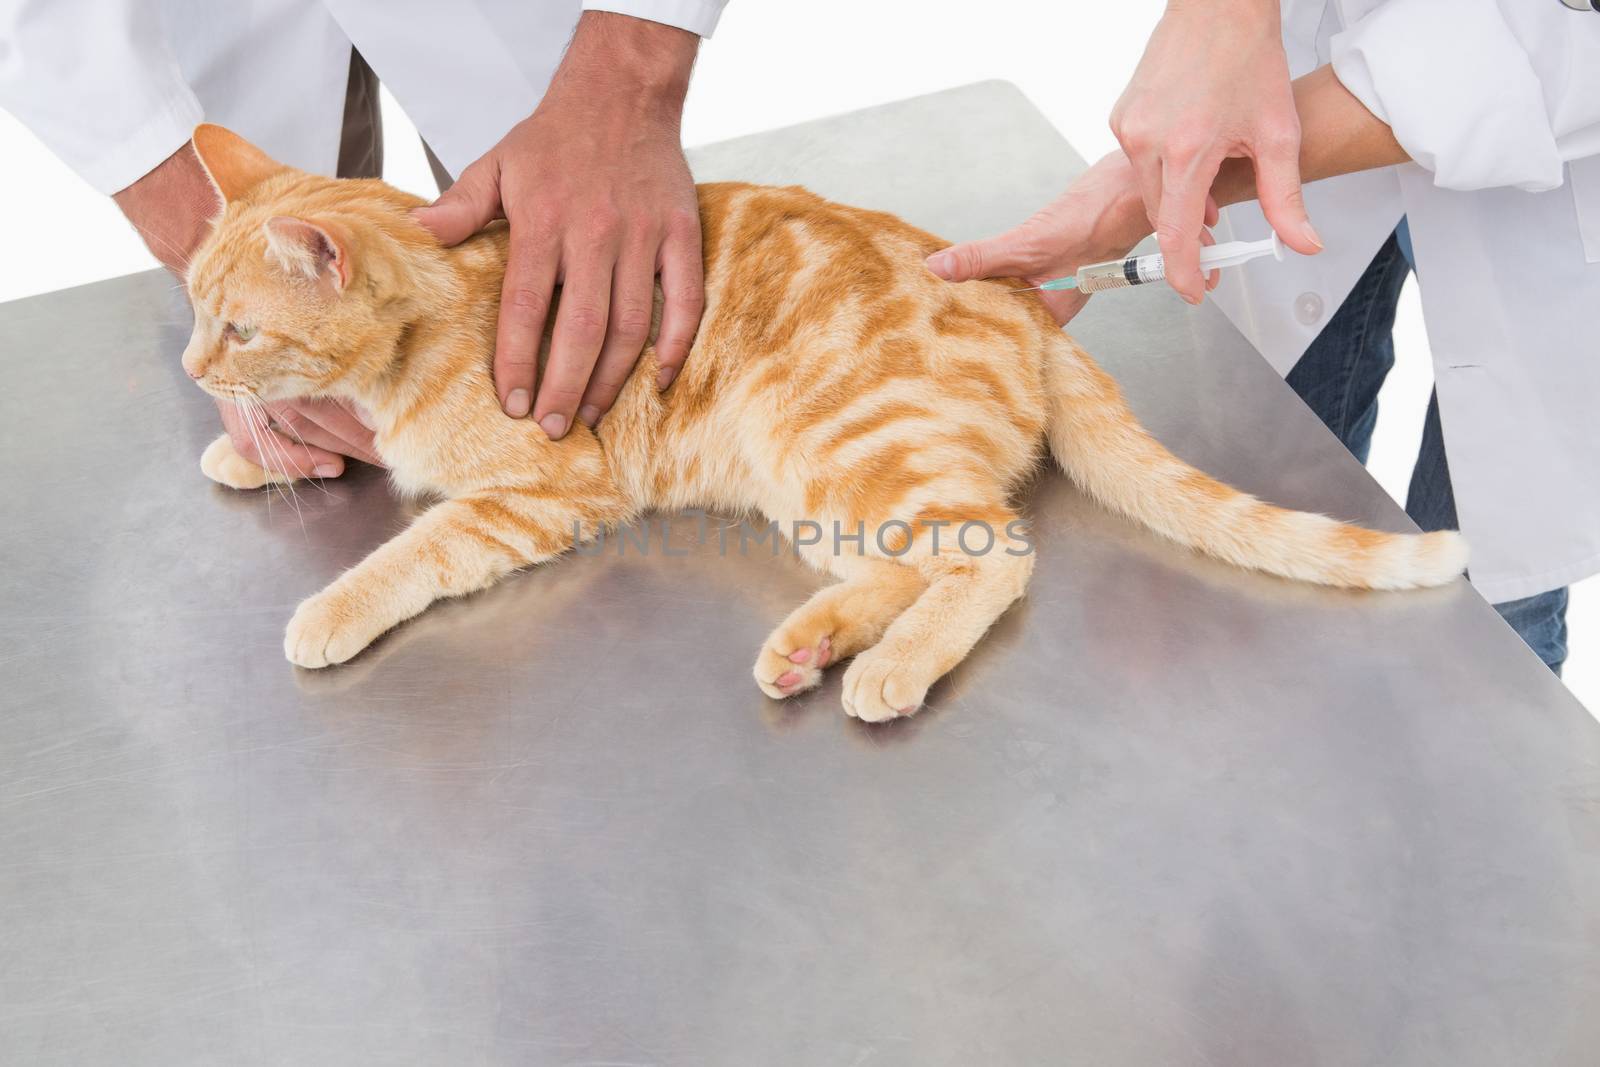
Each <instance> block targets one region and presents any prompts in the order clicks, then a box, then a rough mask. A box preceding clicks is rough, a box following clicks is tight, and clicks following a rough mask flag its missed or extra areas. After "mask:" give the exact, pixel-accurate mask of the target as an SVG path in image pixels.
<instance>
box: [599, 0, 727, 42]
mask: <svg viewBox="0 0 1600 1067" xmlns="http://www.w3.org/2000/svg"><path fill="white" fill-rule="evenodd" d="M726 6H728V0H583V9H584V10H585V11H612V12H615V13H616V14H619V15H632V16H633V17H634V18H638V19H648V20H649V21H651V22H660V23H664V24H665V25H668V26H677V27H678V28H679V29H684V30H688V31H689V32H690V33H697V34H699V35H700V36H701V37H710V36H711V34H712V32H713V31H715V30H716V28H717V20H718V19H720V18H721V17H722V9H723V8H724V7H726Z"/></svg>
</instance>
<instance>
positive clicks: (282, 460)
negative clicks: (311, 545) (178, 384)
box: [239, 389, 306, 535]
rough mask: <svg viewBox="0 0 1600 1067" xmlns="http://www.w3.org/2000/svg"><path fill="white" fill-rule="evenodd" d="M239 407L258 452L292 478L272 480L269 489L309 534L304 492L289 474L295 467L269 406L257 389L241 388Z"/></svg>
mask: <svg viewBox="0 0 1600 1067" xmlns="http://www.w3.org/2000/svg"><path fill="white" fill-rule="evenodd" d="M239 406H240V409H241V413H242V414H243V415H244V424H245V428H246V429H247V430H248V431H249V433H250V440H251V442H252V443H254V444H255V446H256V454H257V455H259V456H260V457H261V458H262V459H263V460H265V461H266V463H268V464H276V465H277V467H278V468H279V470H280V471H282V472H285V474H284V476H285V477H286V478H289V479H290V480H288V481H277V480H274V481H269V482H268V483H267V485H268V487H269V489H271V490H274V491H276V492H277V493H278V494H279V495H280V496H282V497H283V500H284V502H285V503H286V504H288V505H289V506H290V507H292V508H293V509H294V514H295V519H296V521H297V522H299V524H300V532H301V534H302V535H303V534H305V532H306V519H305V515H304V514H302V513H301V511H300V494H299V493H298V492H296V491H295V487H294V482H293V480H292V477H293V476H292V475H289V474H288V473H287V472H288V471H292V470H294V469H295V468H294V466H293V465H292V464H290V463H289V462H288V457H287V456H286V455H285V454H284V451H283V447H282V446H281V445H279V444H278V442H277V441H276V440H274V437H273V431H272V423H271V417H270V416H269V415H268V414H267V405H266V404H265V403H263V402H262V400H261V398H260V397H259V396H256V394H255V393H254V392H253V391H251V390H249V389H241V393H240V402H239ZM257 418H259V419H260V420H261V421H260V424H259V425H257V422H256V420H257ZM267 469H268V470H269V471H270V470H271V467H270V466H269V467H268V468H267ZM271 509H272V493H271V492H269V493H268V494H267V510H268V512H269V513H270V512H271Z"/></svg>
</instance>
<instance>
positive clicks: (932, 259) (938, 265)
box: [928, 252, 956, 275]
mask: <svg viewBox="0 0 1600 1067" xmlns="http://www.w3.org/2000/svg"><path fill="white" fill-rule="evenodd" d="M928 269H929V270H931V271H933V273H935V274H938V275H946V274H949V273H950V272H951V271H953V270H955V269H956V257H955V256H952V255H951V254H950V253H949V252H940V253H938V254H937V255H933V256H929V257H928Z"/></svg>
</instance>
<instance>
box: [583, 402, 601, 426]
mask: <svg viewBox="0 0 1600 1067" xmlns="http://www.w3.org/2000/svg"><path fill="white" fill-rule="evenodd" d="M578 421H579V422H581V423H583V424H584V425H585V426H587V427H589V429H591V430H592V429H594V424H595V423H597V422H599V421H600V409H599V408H597V407H595V406H594V405H593V404H585V405H583V407H581V408H579V409H578Z"/></svg>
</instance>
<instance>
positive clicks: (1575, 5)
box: [1561, 0, 1600, 11]
mask: <svg viewBox="0 0 1600 1067" xmlns="http://www.w3.org/2000/svg"><path fill="white" fill-rule="evenodd" d="M1561 2H1562V3H1563V4H1566V5H1567V6H1568V7H1570V8H1572V10H1574V11H1600V0H1561Z"/></svg>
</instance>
